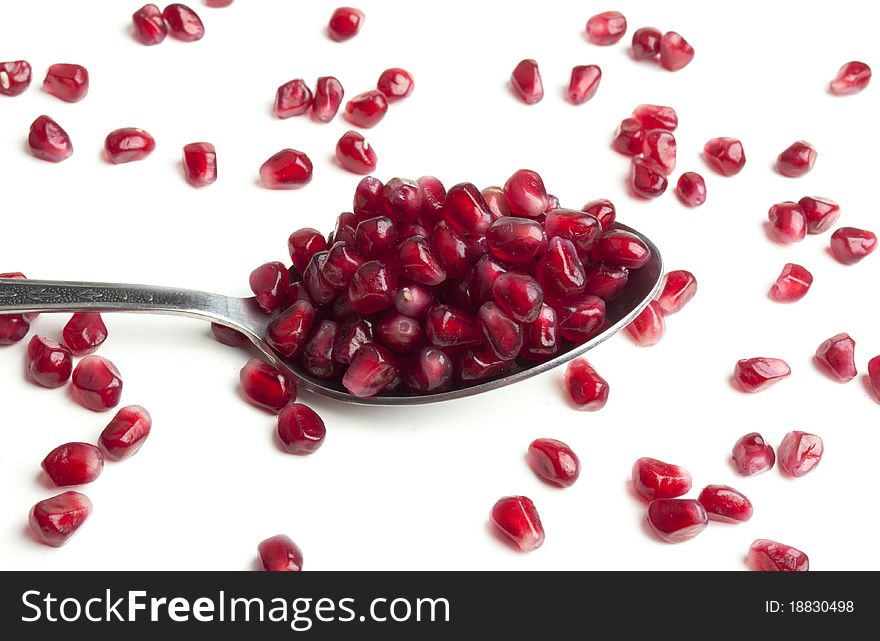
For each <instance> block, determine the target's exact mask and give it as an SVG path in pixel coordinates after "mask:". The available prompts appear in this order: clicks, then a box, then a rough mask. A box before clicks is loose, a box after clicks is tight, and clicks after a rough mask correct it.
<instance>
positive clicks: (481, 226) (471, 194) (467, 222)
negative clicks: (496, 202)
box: [435, 183, 494, 268]
mask: <svg viewBox="0 0 880 641" xmlns="http://www.w3.org/2000/svg"><path fill="white" fill-rule="evenodd" d="M443 217H444V219H445V220H446V222H448V223H449V224H450V225H452V226H453V227H455V228H456V229H459V230H461V231H463V232H465V233H469V234H484V233H486V230H487V229H489V226H490V225H491V224H492V223H493V222H494V218H493V216H492V212H490V211H489V205H487V204H486V201H485V199H484V198H483V194H481V193H480V190H479V189H477V188H476V187H475V186H474V185H473V184H472V183H459V184H457V185H453V186H452V187H450V188H449V191H448V192H446V201H445V204H444V208H443ZM435 231H436V230H435ZM448 267H449V266H448V265H447V268H448Z"/></svg>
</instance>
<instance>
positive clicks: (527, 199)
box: [504, 169, 547, 218]
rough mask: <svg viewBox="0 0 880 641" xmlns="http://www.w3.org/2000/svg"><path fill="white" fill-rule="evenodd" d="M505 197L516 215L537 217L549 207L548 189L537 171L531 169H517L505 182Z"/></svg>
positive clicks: (511, 210)
mask: <svg viewBox="0 0 880 641" xmlns="http://www.w3.org/2000/svg"><path fill="white" fill-rule="evenodd" d="M504 198H505V200H506V201H507V206H508V207H509V208H510V212H511V213H512V214H513V215H514V216H527V217H529V218H535V217H536V216H540V215H541V214H543V213H544V210H546V209H547V189H546V188H545V187H544V181H543V180H541V176H540V175H538V173H537V172H535V171H532V170H530V169H520V170H518V171H516V172H515V173H514V174H513V175H512V176H511V177H510V178H508V179H507V182H506V183H504Z"/></svg>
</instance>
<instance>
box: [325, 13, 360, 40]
mask: <svg viewBox="0 0 880 641" xmlns="http://www.w3.org/2000/svg"><path fill="white" fill-rule="evenodd" d="M363 24H364V12H363V11H360V10H359V9H353V8H352V7H339V8H338V9H336V10H335V11H334V12H333V15H332V16H330V22H329V24H328V25H327V35H328V36H330V38H331V39H332V40H335V41H336V42H342V41H343V40H348V39H349V38H354V37H355V36H356V35H357V34H358V32H359V31H360V30H361V27H362V26H363Z"/></svg>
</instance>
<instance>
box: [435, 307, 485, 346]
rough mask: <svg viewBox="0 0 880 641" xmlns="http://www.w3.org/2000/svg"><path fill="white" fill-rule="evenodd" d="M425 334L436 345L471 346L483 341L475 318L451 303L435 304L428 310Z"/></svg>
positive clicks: (480, 343)
mask: <svg viewBox="0 0 880 641" xmlns="http://www.w3.org/2000/svg"><path fill="white" fill-rule="evenodd" d="M425 335H426V336H427V338H428V342H429V343H431V344H432V345H435V346H437V347H472V346H476V345H482V344H483V343H484V342H485V338H484V336H483V332H482V330H481V329H480V325H479V323H478V322H477V319H476V318H474V317H473V316H471V315H470V314H468V313H467V312H465V311H463V310H461V309H458V308H456V307H453V306H451V305H435V306H434V307H432V308H431V309H429V310H428V315H427V316H426V317H425Z"/></svg>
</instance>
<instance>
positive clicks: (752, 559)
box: [747, 539, 810, 572]
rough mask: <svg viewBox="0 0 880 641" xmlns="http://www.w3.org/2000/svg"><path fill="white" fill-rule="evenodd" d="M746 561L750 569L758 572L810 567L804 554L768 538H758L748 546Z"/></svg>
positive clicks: (795, 570) (806, 568)
mask: <svg viewBox="0 0 880 641" xmlns="http://www.w3.org/2000/svg"><path fill="white" fill-rule="evenodd" d="M747 563H748V565H749V567H750V568H751V569H752V570H755V571H759V572H806V571H808V570H809V569H810V559H809V558H807V555H806V554H804V553H803V552H801V551H800V550H798V549H795V548H793V547H791V546H788V545H784V544H782V543H777V542H776V541H771V540H769V539H758V540H757V541H755V542H754V543H752V545H751V546H749V554H748V557H747Z"/></svg>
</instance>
